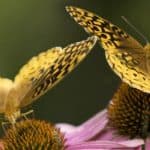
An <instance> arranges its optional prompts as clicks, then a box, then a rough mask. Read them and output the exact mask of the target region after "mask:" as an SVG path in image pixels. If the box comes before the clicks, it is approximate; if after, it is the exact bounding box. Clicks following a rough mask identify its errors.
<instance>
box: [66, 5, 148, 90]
mask: <svg viewBox="0 0 150 150" xmlns="http://www.w3.org/2000/svg"><path fill="white" fill-rule="evenodd" d="M66 10H67V11H68V12H69V14H70V15H71V16H72V17H73V19H74V20H75V21H76V22H77V23H78V24H80V25H81V26H82V27H83V28H84V29H85V31H86V32H88V33H90V34H92V35H96V36H97V37H98V38H99V40H100V44H101V45H102V47H103V48H104V49H105V54H106V60H107V62H108V63H109V65H110V66H111V68H112V69H113V71H114V72H115V73H116V74H117V75H118V76H119V77H120V78H121V79H122V80H123V81H125V82H126V83H128V84H129V85H130V86H132V87H135V88H137V89H139V90H143V91H144V92H150V86H149V85H150V76H149V71H148V70H149V68H148V67H147V65H146V57H147V56H146V50H145V49H144V48H143V46H142V45H141V44H140V43H139V42H137V41H136V40H135V39H134V38H133V37H132V36H130V35H129V34H127V33H125V32H124V31H123V30H121V29H120V28H119V27H117V26H116V25H113V24H112V23H111V22H109V21H108V20H106V19H103V18H102V17H99V16H98V15H96V14H94V13H92V12H89V11H87V10H85V9H81V8H77V7H73V6H67V7H66Z"/></svg>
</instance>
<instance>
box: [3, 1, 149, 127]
mask: <svg viewBox="0 0 150 150" xmlns="http://www.w3.org/2000/svg"><path fill="white" fill-rule="evenodd" d="M66 5H74V6H79V7H81V8H85V9H88V10H91V11H93V12H95V13H97V14H99V15H100V16H103V17H105V18H107V19H109V20H111V21H112V22H113V23H114V24H116V25H118V26H120V27H121V28H123V29H125V30H126V31H128V32H129V33H131V34H132V35H133V36H134V37H136V38H137V39H138V40H139V41H141V42H142V43H143V44H144V42H145V41H144V40H143V39H141V38H140V37H139V36H138V35H137V34H136V33H135V32H134V31H133V30H132V29H131V28H130V27H129V26H128V25H127V24H126V23H124V22H123V20H122V19H121V16H122V15H124V16H126V17H127V18H128V19H129V20H130V21H131V22H132V23H133V24H134V25H136V27H137V28H138V29H140V31H141V32H142V33H143V34H145V35H146V36H147V37H149V35H150V28H149V26H150V20H149V14H150V1H148V0H142V1H139V0H132V1H131V0H126V1H121V0H120V1H110V0H88V1H87V0H30V1H29V0H21V1H19V0H13V1H10V0H5V1H4V0H3V1H0V75H1V76H3V77H8V78H11V79H13V78H14V76H15V75H16V74H17V72H18V70H19V68H20V67H21V66H22V65H23V64H25V63H26V62H27V60H28V59H29V58H31V57H32V56H34V55H37V54H38V53H39V52H41V51H44V50H46V49H48V48H51V47H55V46H62V47H64V46H66V45H67V44H70V43H73V42H76V41H80V40H83V39H86V38H87V36H88V35H87V34H86V33H85V32H84V30H83V29H82V28H81V27H80V26H79V25H77V24H76V23H75V22H74V21H73V19H71V18H70V16H69V15H68V14H67V13H66V11H65V6H66ZM119 82H120V80H119V78H118V77H117V76H116V75H115V74H114V73H113V71H111V69H110V68H109V66H108V64H107V63H106V61H105V57H104V50H103V49H102V48H101V47H100V46H99V45H98V44H97V45H96V46H95V48H94V49H93V51H92V52H91V53H90V54H89V55H88V57H87V58H86V59H85V61H83V62H82V63H81V64H80V65H79V66H78V67H77V68H76V69H75V70H74V71H73V72H72V73H70V74H69V75H68V76H67V77H66V78H65V79H64V80H63V81H61V82H60V83H59V84H58V85H57V86H55V87H54V88H53V89H52V90H50V91H49V92H47V93H46V94H45V95H44V96H42V97H40V98H39V99H38V100H37V101H36V102H35V103H34V104H33V105H32V108H33V109H34V112H35V118H38V119H43V120H48V121H52V122H68V123H72V124H76V125H77V124H80V123H81V122H83V121H85V120H86V119H88V118H89V117H90V116H92V115H94V114H95V113H96V112H98V111H100V110H102V109H103V108H105V107H107V105H108V102H109V100H110V99H111V97H112V96H113V93H114V92H115V90H116V89H117V87H118V86H119Z"/></svg>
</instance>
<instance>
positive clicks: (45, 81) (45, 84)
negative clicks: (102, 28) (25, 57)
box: [0, 36, 97, 124]
mask: <svg viewBox="0 0 150 150" xmlns="http://www.w3.org/2000/svg"><path fill="white" fill-rule="evenodd" d="M96 41H97V37H96V36H91V37H89V38H87V39H86V40H83V41H80V42H76V43H73V44H69V45H67V46H66V47H64V48H61V47H54V48H51V49H48V50H47V51H45V52H41V53H40V54H39V55H37V56H35V57H33V58H31V59H30V60H29V61H28V62H27V63H26V64H25V65H24V66H23V67H22V68H21V69H20V71H19V73H18V74H17V75H16V77H15V78H14V81H12V80H10V79H7V78H2V77H0V113H2V114H4V116H5V119H6V120H7V121H9V122H10V123H12V124H15V122H16V120H17V119H18V118H19V117H21V115H22V114H21V112H20V110H21V108H23V107H25V106H27V105H29V104H31V103H32V102H33V101H35V100H36V99H37V98H38V97H40V96H41V95H43V94H44V93H46V92H47V91H48V90H49V89H51V88H52V87H53V86H54V85H56V84H57V83H58V82H59V81H60V80H61V79H63V78H64V77H65V76H66V75H67V74H68V73H69V72H71V71H72V70H73V69H74V68H75V67H76V66H77V65H78V64H79V63H80V62H81V61H82V60H83V59H84V58H85V57H86V56H87V54H88V53H89V52H90V51H91V49H92V48H93V46H94V45H95V43H96Z"/></svg>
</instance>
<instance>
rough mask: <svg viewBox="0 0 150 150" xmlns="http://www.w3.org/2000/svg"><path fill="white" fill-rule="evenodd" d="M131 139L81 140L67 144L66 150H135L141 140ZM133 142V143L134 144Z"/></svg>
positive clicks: (141, 142)
mask: <svg viewBox="0 0 150 150" xmlns="http://www.w3.org/2000/svg"><path fill="white" fill-rule="evenodd" d="M131 141H132V140H131ZM131 141H125V142H120V143H119V142H111V141H99V140H98V141H90V142H82V143H78V144H74V145H71V146H68V147H67V148H66V150H116V149H118V150H136V148H138V147H139V146H141V145H142V144H143V140H133V141H132V142H131ZM133 143H135V145H134V144H133ZM128 144H129V145H128Z"/></svg>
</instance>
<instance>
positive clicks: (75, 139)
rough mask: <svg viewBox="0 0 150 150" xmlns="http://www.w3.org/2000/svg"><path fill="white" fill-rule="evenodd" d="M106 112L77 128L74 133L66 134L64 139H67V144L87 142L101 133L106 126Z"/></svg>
mask: <svg viewBox="0 0 150 150" xmlns="http://www.w3.org/2000/svg"><path fill="white" fill-rule="evenodd" d="M106 118H107V117H106V110H104V111H102V112H99V113H98V114H96V115H95V116H94V117H92V118H91V119H89V120H88V121H86V122H85V123H83V124H81V125H80V126H79V127H77V128H76V129H75V130H74V132H71V133H70V134H66V135H65V138H66V139H69V140H68V142H67V144H72V143H73V144H74V143H79V142H82V141H87V140H89V139H91V138H92V137H94V136H96V134H98V132H101V130H103V129H104V128H105V126H106V124H107V119H106Z"/></svg>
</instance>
